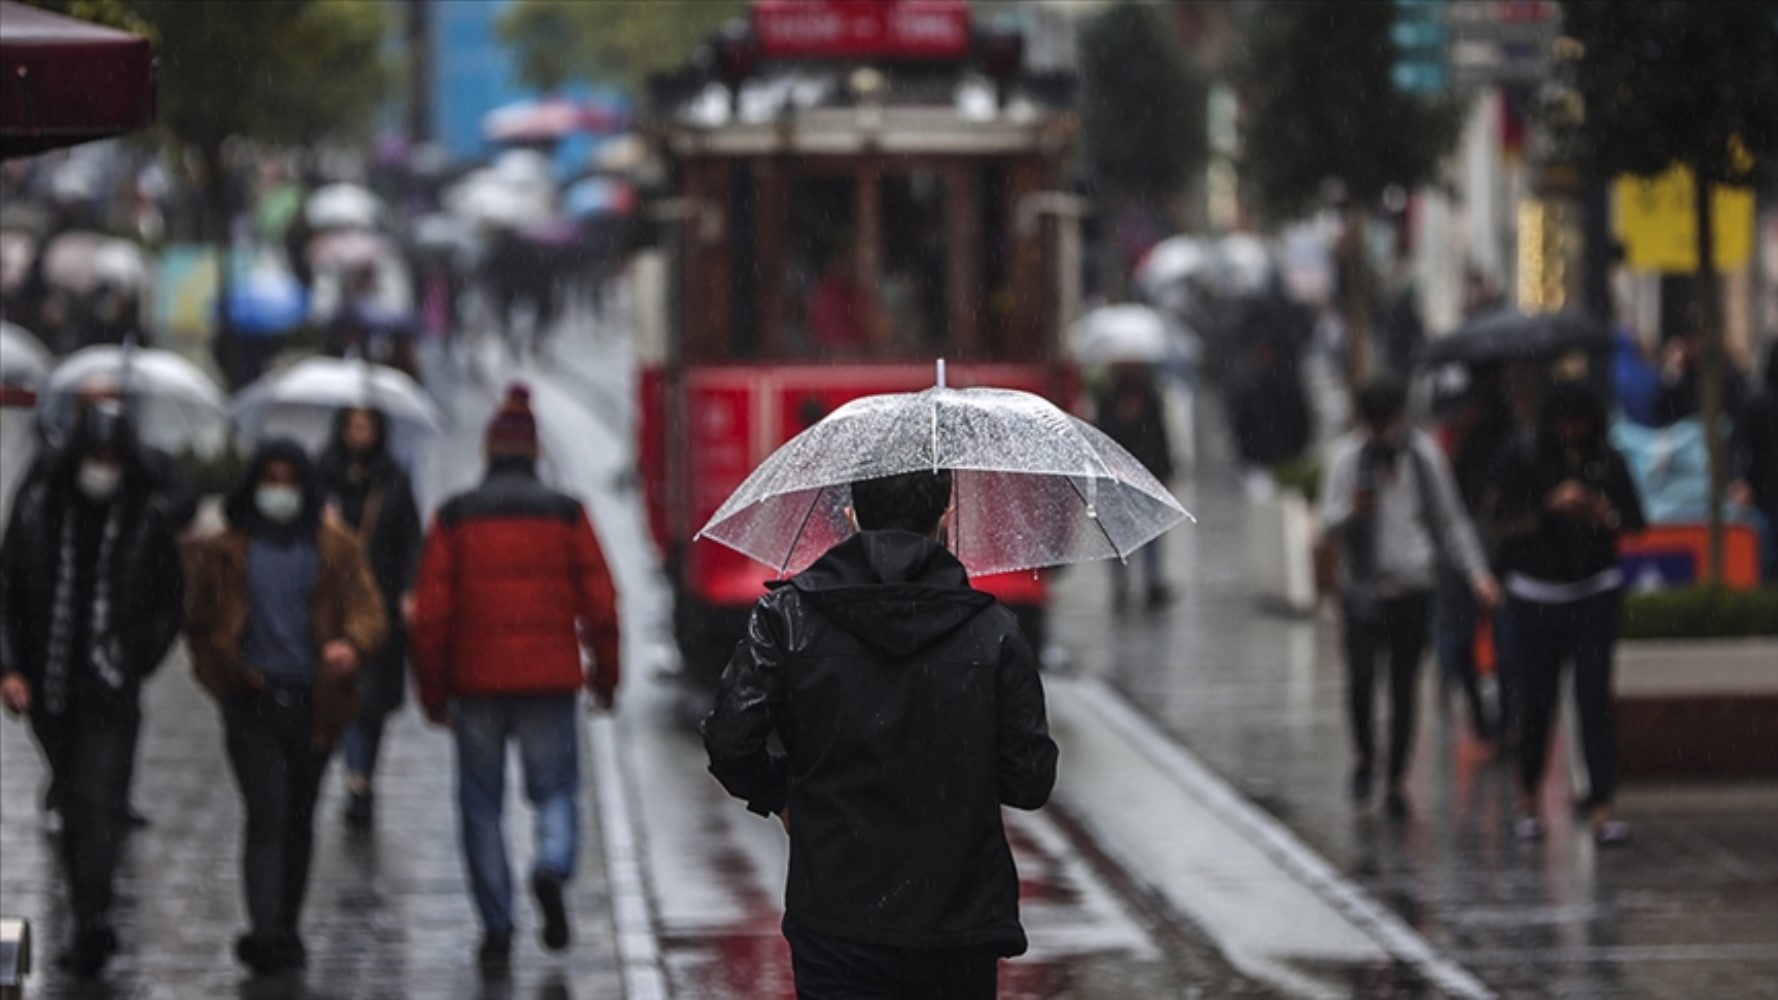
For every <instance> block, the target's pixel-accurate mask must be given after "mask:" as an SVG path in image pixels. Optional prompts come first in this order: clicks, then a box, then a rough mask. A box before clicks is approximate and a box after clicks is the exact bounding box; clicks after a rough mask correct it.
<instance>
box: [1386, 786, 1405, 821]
mask: <svg viewBox="0 0 1778 1000" xmlns="http://www.w3.org/2000/svg"><path fill="white" fill-rule="evenodd" d="M1383 814H1384V815H1385V816H1388V817H1389V818H1390V819H1393V820H1404V819H1407V818H1408V797H1407V796H1406V795H1403V794H1402V793H1401V789H1399V788H1391V789H1390V790H1389V794H1388V795H1386V796H1384V798H1383Z"/></svg>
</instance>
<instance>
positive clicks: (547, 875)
mask: <svg viewBox="0 0 1778 1000" xmlns="http://www.w3.org/2000/svg"><path fill="white" fill-rule="evenodd" d="M485 446H486V453H487V458H488V474H487V478H486V479H484V480H483V481H482V484H481V485H480V486H478V487H477V488H475V489H473V490H470V491H469V492H467V493H464V494H461V495H459V496H456V497H453V498H451V499H450V500H448V501H446V503H445V504H444V506H443V507H441V508H439V511H438V515H437V518H436V519H435V521H434V522H433V525H432V529H431V531H430V532H429V534H428V535H427V538H426V545H425V550H424V553H423V554H422V556H421V559H420V577H419V583H418V585H417V586H416V588H415V603H414V621H413V664H414V679H415V683H416V687H417V690H418V693H419V697H420V704H421V705H422V706H423V707H424V709H425V711H426V718H427V719H429V720H430V721H432V722H433V723H434V724H436V725H449V726H450V727H451V729H452V731H453V733H454V735H455V737H456V743H457V804H458V811H459V813H460V817H461V821H462V836H463V855H464V861H465V864H466V866H467V868H468V873H469V882H470V887H471V889H472V890H473V892H474V896H475V904H476V909H477V911H478V912H479V913H480V916H481V924H482V931H483V936H482V942H481V947H480V951H479V953H478V961H479V963H480V965H481V968H482V970H483V971H484V972H485V973H487V974H490V975H496V974H499V973H500V972H502V971H503V970H504V969H505V968H506V967H507V966H508V965H509V963H510V961H511V956H512V932H513V913H512V874H511V870H510V869H509V867H508V865H507V859H506V840H505V835H504V833H503V832H502V821H501V814H502V809H503V801H504V797H505V790H506V785H505V780H506V745H507V743H508V742H509V741H513V742H517V743H518V747H519V761H520V763H521V764H522V765H523V766H524V773H525V797H526V798H527V799H529V800H530V802H531V806H532V808H533V810H535V812H536V814H537V815H536V837H537V845H536V846H537V849H536V860H535V862H534V863H533V867H532V871H531V891H532V894H533V895H534V896H535V898H536V901H537V905H538V908H539V910H540V911H541V912H542V916H543V927H542V934H541V937H542V940H543V944H544V946H545V947H546V948H549V949H551V950H561V949H563V948H566V947H567V946H568V943H569V937H570V929H569V926H568V913H567V906H566V902H565V900H564V898H563V891H564V887H565V886H566V884H567V882H568V880H569V879H570V878H571V877H572V876H573V874H574V866H575V859H576V856H577V853H578V850H579V836H580V825H579V823H580V821H579V815H578V811H577V796H578V793H579V790H580V756H579V753H580V751H579V745H578V737H577V733H578V732H579V726H578V724H577V723H576V720H575V694H576V692H577V691H578V690H579V689H580V688H582V687H585V688H586V689H587V690H588V691H589V692H590V693H591V695H592V698H593V702H594V704H595V705H596V706H597V707H598V708H599V709H601V710H605V711H609V710H611V709H612V707H613V705H614V703H615V697H616V692H617V684H618V667H619V665H618V619H617V595H616V592H615V590H614V588H613V586H612V582H611V575H610V573H609V572H607V570H606V566H605V557H604V554H603V552H602V551H601V549H600V547H599V540H598V537H597V536H596V535H595V534H594V533H593V526H592V524H591V522H590V521H588V519H587V513H586V509H585V508H584V507H582V506H581V504H580V502H579V501H578V500H575V499H574V498H573V497H570V496H566V495H564V494H561V493H558V492H556V491H554V490H551V489H548V488H546V487H545V486H544V485H543V484H542V483H541V482H539V481H538V478H537V459H538V443H537V422H536V419H535V417H533V415H532V413H531V407H530V393H529V392H528V390H526V389H525V388H524V387H523V386H520V385H516V384H515V385H513V386H511V387H510V388H509V389H508V390H507V395H506V399H505V401H504V402H503V403H502V404H501V406H500V409H499V410H498V411H497V412H496V413H495V414H494V417H493V420H492V421H490V423H489V424H488V430H487V436H486V443H485ZM589 647H590V653H591V657H590V659H591V665H592V669H591V671H590V672H589V671H587V669H586V667H585V666H584V665H583V664H585V663H586V661H587V659H588V657H586V656H585V655H583V653H584V652H585V651H588V648H589Z"/></svg>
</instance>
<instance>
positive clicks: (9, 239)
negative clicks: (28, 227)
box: [0, 229, 37, 294]
mask: <svg viewBox="0 0 1778 1000" xmlns="http://www.w3.org/2000/svg"><path fill="white" fill-rule="evenodd" d="M36 257H37V239H36V237H34V236H32V235H31V234H30V233H22V232H19V231H18V230H16V229H9V230H6V231H5V232H0V292H4V293H6V294H11V293H12V292H13V290H14V289H18V288H22V287H24V284H25V279H26V278H28V277H30V275H31V262H32V261H33V260H35V259H36Z"/></svg>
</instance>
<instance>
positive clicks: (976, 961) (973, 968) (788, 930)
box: [784, 917, 1000, 1000]
mask: <svg viewBox="0 0 1778 1000" xmlns="http://www.w3.org/2000/svg"><path fill="white" fill-rule="evenodd" d="M784 937H785V940H787V941H789V942H790V964H791V970H792V972H793V973H794V974H795V976H796V995H797V1000H916V998H918V1000H994V996H995V993H996V992H997V991H998V990H999V988H1000V964H999V963H1000V957H999V955H998V954H997V953H996V952H995V950H994V949H992V948H945V949H927V948H898V947H894V946H892V945H881V944H868V943H866V942H863V941H851V940H847V939H845V938H837V937H834V936H832V935H829V934H820V933H817V932H815V931H811V930H808V929H807V928H804V927H799V926H797V924H796V923H795V922H794V921H792V920H791V919H790V918H789V917H786V918H784Z"/></svg>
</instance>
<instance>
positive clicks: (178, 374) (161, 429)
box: [38, 344, 228, 452]
mask: <svg viewBox="0 0 1778 1000" xmlns="http://www.w3.org/2000/svg"><path fill="white" fill-rule="evenodd" d="M101 382H103V383H107V384H109V385H111V386H114V387H115V388H116V389H117V390H118V391H119V392H120V393H121V394H122V395H123V396H124V398H125V399H126V400H128V401H129V406H130V409H131V410H132V412H133V413H134V414H135V416H136V420H137V424H138V426H139V427H140V429H141V432H142V439H143V440H144V441H146V442H147V443H149V444H151V445H154V446H155V447H157V448H161V449H164V450H166V451H171V452H180V451H184V450H186V449H188V448H195V449H197V450H199V451H204V450H208V448H209V447H210V446H211V445H213V444H215V443H218V442H219V441H220V439H221V435H222V433H223V432H224V431H226V430H227V425H228V413H227V405H228V404H227V399H226V397H224V396H223V394H222V390H221V389H219V388H217V386H216V383H215V381H213V380H212V379H211V378H210V376H208V375H206V374H204V372H203V370H202V369H200V368H198V366H196V365H194V364H192V363H191V362H189V361H187V360H185V359H184V358H182V357H180V356H179V355H177V354H174V353H173V352H171V351H158V350H152V349H148V348H140V347H135V346H130V345H126V346H123V347H116V346H112V345H108V344H106V345H99V346H96V347H88V348H86V349H84V350H80V351H76V352H74V353H73V354H70V355H69V356H68V357H67V358H66V359H65V360H63V361H62V363H61V364H59V365H57V366H56V367H55V369H54V370H53V371H51V372H50V373H49V378H48V380H47V381H46V382H45V384H44V388H43V391H42V393H41V399H40V401H39V404H38V405H39V408H40V410H41V413H42V417H43V424H44V427H45V429H46V430H48V431H49V432H50V433H51V434H52V436H53V435H57V434H61V433H65V432H67V431H68V430H69V429H70V428H71V427H72V426H73V421H74V413H75V410H76V405H75V404H76V402H77V397H78V395H79V393H80V392H81V390H83V389H85V388H88V387H89V386H92V385H94V384H96V383H101Z"/></svg>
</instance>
